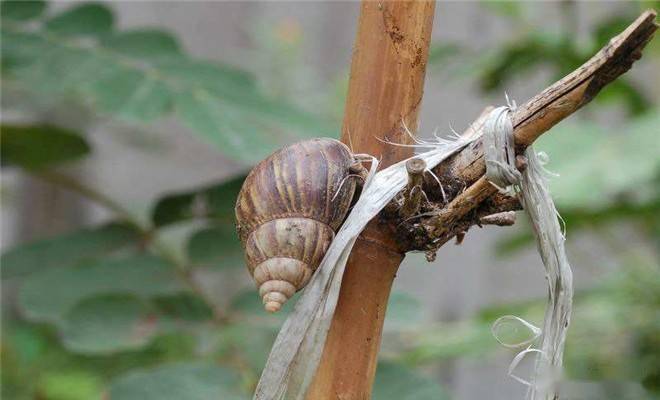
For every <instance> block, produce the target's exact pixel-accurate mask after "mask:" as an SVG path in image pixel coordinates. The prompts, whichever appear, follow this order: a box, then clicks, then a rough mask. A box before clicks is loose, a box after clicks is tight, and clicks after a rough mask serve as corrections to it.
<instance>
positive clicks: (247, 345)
mask: <svg viewBox="0 0 660 400" xmlns="http://www.w3.org/2000/svg"><path fill="white" fill-rule="evenodd" d="M219 336H220V343H219V346H218V347H219V349H218V354H219V356H225V357H229V356H231V355H232V354H236V353H237V352H239V354H240V356H241V358H242V359H244V360H245V361H246V362H247V364H248V365H249V366H250V368H251V369H252V371H253V372H254V373H255V375H256V376H258V374H259V373H260V372H261V371H262V370H263V368H264V365H266V359H267V358H268V354H269V353H270V349H271V347H272V346H273V343H274V342H275V337H276V336H277V329H276V328H273V329H264V326H263V325H260V324H254V323H250V322H236V323H233V324H230V325H227V326H226V327H224V328H222V329H220V334H219Z"/></svg>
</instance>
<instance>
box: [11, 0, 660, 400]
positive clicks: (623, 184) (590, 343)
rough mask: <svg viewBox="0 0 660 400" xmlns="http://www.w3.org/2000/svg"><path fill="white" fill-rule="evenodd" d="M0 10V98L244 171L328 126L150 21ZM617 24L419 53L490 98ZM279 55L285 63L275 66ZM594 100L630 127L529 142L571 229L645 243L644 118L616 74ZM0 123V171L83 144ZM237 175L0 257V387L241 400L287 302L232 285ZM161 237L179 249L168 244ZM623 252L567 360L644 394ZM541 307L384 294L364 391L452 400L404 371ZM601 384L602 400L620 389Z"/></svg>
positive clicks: (639, 332)
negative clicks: (100, 118)
mask: <svg viewBox="0 0 660 400" xmlns="http://www.w3.org/2000/svg"><path fill="white" fill-rule="evenodd" d="M0 4H1V5H0V7H1V12H2V39H3V40H2V66H3V71H2V79H3V94H5V88H14V87H15V88H17V89H18V90H20V91H28V92H30V93H32V94H33V95H34V96H35V97H36V98H39V99H40V100H43V99H50V100H52V101H59V100H67V101H71V100H73V101H77V102H81V103H84V104H86V105H87V106H89V107H90V108H92V109H93V110H94V111H97V112H98V113H100V114H102V115H105V116H111V117H114V118H118V119H122V120H125V121H130V122H131V123H135V124H147V123H150V122H151V121H153V120H155V119H157V118H160V117H163V116H167V115H174V116H176V117H177V118H178V119H180V120H181V121H183V122H185V123H187V124H188V126H189V127H190V128H191V129H192V130H193V131H194V132H195V133H197V134H199V135H200V136H202V137H204V138H206V139H207V140H208V142H209V143H213V144H215V145H217V146H218V148H219V149H220V150H221V151H222V152H224V153H225V154H227V155H228V156H230V157H232V158H235V159H237V160H239V161H242V162H245V163H246V164H249V163H253V162H254V161H256V160H258V159H261V158H262V157H263V156H264V155H266V154H267V153H269V152H270V151H272V150H273V149H274V148H276V147H280V146H281V145H282V144H283V143H286V142H289V141H293V140H296V139H298V138H301V137H305V136H321V135H327V132H329V131H330V129H328V126H329V125H328V124H327V123H326V122H325V121H323V119H320V118H318V117H317V116H314V115H310V114H309V113H307V112H305V111H301V110H300V109H298V108H296V107H293V106H291V105H289V104H288V103H287V101H286V100H285V99H282V98H278V99H273V98H270V97H268V96H266V95H264V93H263V92H262V91H261V89H260V88H259V85H258V84H257V81H256V79H255V77H253V76H251V75H250V74H247V73H245V72H244V71H241V70H239V69H236V68H233V67H230V66H227V65H223V64H218V63H214V62H209V61H203V60H197V59H193V58H191V57H190V56H188V55H187V54H186V52H185V50H184V49H183V48H182V46H181V44H180V42H179V40H178V39H177V38H176V37H175V36H173V35H172V34H171V33H169V32H167V31H163V30H160V29H153V28H136V29H131V30H127V31H122V30H118V29H117V28H116V26H115V21H114V20H115V18H114V15H113V13H112V12H111V10H110V8H108V7H107V6H106V5H104V4H97V3H77V4H75V5H72V6H70V7H68V8H66V9H65V10H63V11H62V12H60V13H59V14H56V15H52V13H48V10H47V4H46V3H45V2H40V1H21V2H15V1H12V2H2V3H0ZM484 5H485V6H486V7H488V8H489V9H490V10H492V11H494V12H496V13H498V14H499V15H500V16H502V17H504V18H512V19H516V20H519V21H521V22H520V24H521V25H523V22H522V21H523V20H524V19H526V18H523V17H526V15H527V14H528V13H530V12H533V11H532V10H533V9H532V8H531V7H527V6H526V5H524V4H523V3H516V2H499V3H494V2H485V3H484ZM562 7H568V8H566V9H568V10H570V5H569V6H562ZM629 21H630V18H629V17H628V16H627V15H624V13H622V14H621V15H616V16H613V17H611V18H607V19H605V20H603V21H601V22H598V23H596V25H595V26H594V29H593V32H592V33H591V35H590V38H589V41H588V42H587V43H576V42H575V41H574V40H573V38H572V37H571V36H570V35H567V34H565V33H564V34H551V33H548V32H537V31H536V30H534V29H529V32H523V33H522V34H520V35H519V36H517V37H516V38H515V40H513V41H512V42H511V43H509V44H508V45H506V46H504V47H502V48H498V49H497V50H496V51H493V52H492V53H490V54H488V55H486V56H485V57H480V58H479V59H478V61H477V63H475V65H473V66H471V67H470V66H467V67H465V64H464V63H462V61H461V60H462V59H463V58H464V57H466V56H471V54H470V52H469V51H466V49H465V48H464V46H456V45H453V44H447V45H442V46H435V47H434V48H433V49H432V51H431V54H430V60H429V62H430V63H436V64H439V63H442V64H443V65H444V63H448V62H450V61H452V62H460V63H461V65H462V67H464V68H463V69H464V70H466V71H467V73H466V74H465V76H468V77H472V78H474V79H476V80H478V81H479V82H480V83H481V87H482V89H484V90H502V89H503V88H504V85H506V84H507V83H508V82H511V81H512V79H514V78H515V79H516V80H520V79H523V77H524V76H527V75H529V74H532V73H534V72H535V71H537V70H538V69H540V68H546V69H548V70H549V71H550V72H551V73H552V74H553V78H554V77H556V76H559V75H561V74H563V73H565V72H567V71H569V70H571V69H572V68H574V67H575V66H577V65H579V64H580V63H581V62H582V61H583V60H584V59H586V58H587V57H588V56H590V55H591V52H593V51H594V49H596V48H598V47H600V46H601V45H602V44H604V42H605V41H606V40H607V39H608V38H609V37H610V36H611V35H612V34H613V33H618V31H619V30H620V29H621V27H622V24H624V23H625V24H627V23H628V22H629ZM287 27H289V28H291V26H288V25H287V26H284V28H287ZM285 33H286V32H285ZM289 33H291V32H289ZM294 33H295V32H294ZM296 35H298V36H296ZM296 35H293V36H295V37H288V36H287V37H286V38H284V39H287V38H288V39H291V40H289V41H286V40H285V43H281V44H282V45H283V46H284V47H282V48H281V49H280V47H278V48H277V51H279V50H282V52H281V53H282V54H281V55H284V58H287V57H289V56H291V57H293V56H295V55H296V48H295V46H296V45H299V43H298V42H299V41H300V38H301V36H300V32H298V33H297V34H296ZM288 39H287V40H288ZM294 39H295V40H294ZM277 61H278V66H279V67H284V68H286V61H287V60H286V59H285V60H282V59H278V60H277ZM279 64H282V65H279ZM280 69H282V68H280ZM464 72H465V71H464ZM475 74H476V75H475ZM294 76H296V77H297V76H298V75H297V74H294ZM276 83H277V84H279V86H280V87H279V89H277V88H276V89H277V90H273V91H272V92H277V93H278V94H280V95H283V94H285V93H288V92H290V90H289V89H290V88H288V87H286V86H287V84H286V82H285V81H284V80H282V81H278V82H276ZM277 84H275V85H272V86H278V85H277ZM266 86H268V85H266ZM598 99H600V100H599V101H601V102H607V101H610V102H614V103H611V104H618V105H621V104H624V105H626V107H628V109H629V111H631V115H634V118H631V119H630V120H627V121H625V123H622V124H620V125H619V126H617V127H604V126H601V125H596V124H594V123H590V122H585V121H574V122H573V123H562V124H560V125H559V126H558V127H557V128H554V130H553V133H552V135H549V136H548V138H547V139H546V138H544V139H542V140H541V142H540V143H539V146H538V149H540V150H545V151H547V152H548V154H549V155H550V163H549V164H548V169H550V170H551V171H554V172H558V173H559V174H560V175H561V178H558V179H552V180H551V184H552V191H553V194H555V197H556V200H557V204H558V206H559V207H560V211H561V213H562V216H563V218H564V219H565V220H566V223H567V225H568V229H569V231H570V233H571V234H573V233H574V232H575V231H577V230H579V229H582V228H593V227H598V230H596V231H592V232H595V233H594V234H596V235H601V234H603V232H602V231H603V230H604V229H605V228H606V227H609V225H606V224H609V223H611V222H615V221H625V222H626V223H628V224H634V225H633V226H635V227H636V228H638V231H637V233H638V234H639V235H640V237H642V239H640V240H642V241H643V240H644V239H648V240H649V241H650V242H652V243H655V244H657V243H658V237H660V235H659V234H660V221H659V219H658V215H660V199H659V193H658V185H657V184H658V181H659V180H660V174H659V170H660V164H659V163H658V162H659V161H658V157H657V155H656V153H657V150H656V148H657V143H656V142H657V139H656V136H657V134H656V132H657V126H658V124H659V123H660V120H659V119H658V116H657V110H655V108H654V107H653V105H652V104H650V102H649V101H648V99H647V94H646V93H644V92H643V91H642V90H640V89H638V88H637V87H636V86H635V85H634V84H633V83H631V82H629V81H626V80H624V81H622V80H618V81H617V82H615V83H613V84H611V85H608V87H607V88H606V89H605V90H604V91H603V93H602V94H601V95H599V97H598ZM603 99H604V100H603ZM1 133H2V135H1V139H2V143H1V145H2V154H1V155H2V162H3V163H4V164H7V165H13V166H17V167H20V168H23V169H24V170H25V171H26V172H28V173H31V174H35V175H37V176H41V177H47V176H48V174H49V172H50V171H51V169H52V168H54V167H57V166H59V165H60V164H62V163H65V162H69V161H75V160H78V159H80V158H81V157H84V156H86V155H88V154H89V153H90V151H91V149H90V147H89V146H88V145H87V143H86V141H85V140H84V136H83V135H80V134H78V133H76V132H70V131H68V130H65V129H61V128H57V127H52V126H50V125H47V124H41V121H39V122H38V123H34V124H31V125H25V126H3V127H2V132H1ZM244 179H245V175H244V174H240V175H238V176H232V177H230V178H228V179H224V180H220V181H217V182H215V183H213V184H212V185H207V186H203V187H199V188H195V189H191V190H189V191H185V192H180V193H173V194H171V195H166V196H164V197H162V198H159V199H156V200H155V202H154V203H153V204H151V210H152V212H151V219H150V221H148V222H146V223H144V224H142V223H141V222H140V221H134V220H133V219H132V218H131V216H129V215H125V214H126V213H125V212H122V210H121V209H122V205H120V206H119V207H111V210H110V211H112V212H113V213H115V214H118V215H114V216H113V218H115V220H117V221H121V222H115V223H110V224H106V225H101V226H97V227H92V228H86V229H82V230H79V231H75V232H70V233H67V234H63V235H60V236H56V237H51V238H47V239H43V240H40V241H37V242H33V243H25V244H21V245H19V246H16V247H14V248H12V249H9V250H8V251H6V252H5V253H4V254H2V258H1V260H0V272H1V274H2V279H3V284H4V285H6V286H7V287H9V288H10V289H11V290H8V291H7V295H6V296H7V299H8V301H4V298H3V321H2V323H3V335H2V343H1V348H2V357H1V359H2V381H3V385H2V396H3V398H11V399H25V400H27V399H34V398H39V399H44V400H65V399H66V400H78V399H111V400H117V399H127V400H130V399H145V400H149V399H159V400H160V399H165V400H166V399H182V398H185V399H198V398H199V399H202V398H203V399H207V398H221V399H247V398H250V394H251V392H252V389H253V388H254V385H255V384H256V382H257V379H258V377H259V374H260V372H261V369H262V368H263V366H264V363H265V360H266V357H267V355H268V352H269V350H270V347H271V345H272V343H273V341H274V340H275V337H276V335H277V332H278V329H279V327H280V326H281V324H282V323H283V321H284V319H285V318H286V317H287V315H288V314H289V313H290V312H291V310H292V308H293V307H294V305H295V302H296V300H297V298H298V296H299V295H296V296H294V298H293V299H291V300H290V301H289V302H288V303H287V304H286V305H285V306H284V308H283V310H282V311H280V312H279V313H278V314H275V315H271V314H268V313H266V312H265V311H264V310H263V304H262V302H261V299H260V297H259V295H258V293H257V292H256V290H255V288H254V285H253V284H252V283H251V282H249V281H248V279H247V278H245V281H246V286H248V287H243V286H242V285H243V284H242V283H241V284H239V283H238V282H240V281H239V280H237V279H236V276H235V275H236V273H237V271H236V269H237V268H236V267H238V268H239V269H240V267H239V266H242V265H244V260H243V252H242V249H241V246H240V243H239V241H238V238H237V236H236V232H235V227H234V202H235V199H236V196H237V194H238V191H239V190H240V187H241V185H242V183H243V181H244ZM72 182H73V183H74V184H73V185H71V184H69V185H68V186H67V187H69V188H70V189H73V190H77V191H78V192H79V193H80V194H82V195H84V196H87V198H88V199H90V200H91V201H96V202H98V203H99V204H101V205H105V206H106V207H107V206H108V202H107V201H103V199H102V198H100V197H99V196H98V192H97V189H96V188H94V187H87V186H84V185H83V184H82V183H80V184H78V183H77V182H76V181H75V180H72ZM59 183H62V182H59ZM69 183H70V182H69ZM136 190H139V188H137V189H136ZM111 200H112V199H111ZM127 220H130V224H129V223H127V222H126V221H127ZM177 228H182V229H183V228H185V232H186V235H185V237H184V236H182V237H179V238H176V239H175V240H173V242H176V243H169V242H168V243H165V242H163V241H162V240H161V239H163V237H164V236H165V234H167V233H168V230H169V229H177ZM530 243H531V235H530V232H529V231H528V230H521V231H519V232H518V233H516V234H515V236H513V237H511V238H510V239H509V240H508V241H507V242H506V243H505V245H507V246H508V247H509V248H510V249H513V248H515V249H518V248H521V247H522V246H528V245H529V244H530ZM173 246H176V247H177V248H183V249H185V254H184V255H183V256H181V257H178V254H176V255H172V253H173V252H172V248H173ZM630 254H631V253H630V252H629V249H628V248H627V247H624V248H616V249H615V250H613V254H612V257H611V258H612V259H613V261H612V262H614V263H618V264H621V267H620V268H619V269H618V270H617V272H616V273H615V274H612V275H609V276H607V277H606V278H605V279H604V281H603V282H602V283H601V284H599V285H598V286H597V287H596V288H592V289H589V290H588V291H585V290H582V291H580V292H578V294H577V296H576V298H575V310H574V317H573V322H572V327H571V330H570V331H569V338H568V342H567V349H566V355H565V365H566V371H567V375H568V378H569V379H577V380H590V381H601V380H612V381H614V380H621V379H624V380H627V381H630V382H640V383H641V385H644V387H645V388H646V389H647V390H648V391H655V393H657V391H658V390H659V388H658V386H657V382H658V374H657V371H658V370H660V361H659V360H660V358H659V356H658V354H659V352H658V348H659V343H658V340H657V338H658V337H660V333H659V327H658V324H657V318H656V314H657V309H658V306H659V305H660V300H659V299H658V293H660V288H658V287H657V286H658V285H657V282H658V280H657V279H655V278H656V277H657V274H658V270H657V265H658V263H657V259H656V258H655V253H654V254H653V255H651V256H650V257H637V256H635V257H632V256H630ZM634 254H636V253H634ZM179 258H181V259H179ZM207 277H208V278H210V279H208V280H207ZM215 282H218V283H219V284H220V285H221V287H222V293H219V292H220V290H219V289H218V288H217V287H215V285H214V283H215ZM3 289H4V286H3ZM14 292H15V293H16V295H15V296H14V295H13V293H14ZM542 313H543V302H542V301H541V300H532V301H529V302H524V303H515V304H502V305H497V306H493V307H490V308H488V309H485V310H481V311H480V312H478V313H477V314H476V315H475V316H474V317H473V318H470V319H468V320H463V321H453V322H450V323H449V322H448V323H438V324H428V323H427V322H425V320H424V312H423V310H422V307H421V306H420V304H419V302H418V301H417V300H416V299H415V298H413V297H411V296H409V295H406V294H403V293H397V292H394V293H392V295H391V297H390V301H389V304H388V307H387V315H386V318H385V331H386V336H385V338H384V340H385V341H386V342H388V341H393V342H394V343H395V344H396V345H398V347H396V348H395V349H394V350H393V351H391V352H389V351H388V352H387V353H386V354H385V358H386V360H384V361H381V362H380V363H379V367H378V369H377V376H376V384H375V386H374V393H373V398H374V399H377V400H386V399H402V400H406V399H411V400H412V399H415V400H416V399H444V398H449V397H448V395H447V393H445V392H444V391H443V390H442V388H441V387H440V386H439V385H438V384H437V383H435V382H434V380H433V379H431V378H430V377H428V376H426V375H425V374H422V373H420V372H419V371H418V368H416V367H418V366H432V365H434V364H437V363H442V362H444V361H446V360H448V359H454V358H462V357H480V358H482V357H487V356H489V355H490V354H492V353H493V352H495V351H497V350H498V349H500V351H502V350H501V348H500V347H499V346H498V344H497V342H496V341H495V339H494V338H493V337H492V335H491V332H490V325H491V324H492V322H493V321H494V320H495V319H497V318H498V317H500V316H502V315H508V314H512V315H517V316H520V317H522V318H525V319H527V320H529V321H531V322H536V323H539V321H540V320H541V318H542ZM509 333H515V332H509ZM512 354H513V353H512ZM608 388H609V387H608ZM605 392H606V393H608V395H610V398H616V396H617V395H618V394H619V393H620V392H617V391H614V390H612V391H607V390H605ZM621 393H623V392H621ZM606 397H607V396H603V398H606ZM619 397H620V398H624V397H625V396H623V395H621V396H619ZM635 398H642V396H637V397H635Z"/></svg>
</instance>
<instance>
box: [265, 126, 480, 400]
mask: <svg viewBox="0 0 660 400" xmlns="http://www.w3.org/2000/svg"><path fill="white" fill-rule="evenodd" d="M478 137H479V136H478V135H475V134H471V135H469V136H462V137H457V138H456V139H455V140H444V139H439V140H438V141H437V142H421V141H416V142H417V144H415V145H412V146H413V147H417V148H422V147H426V148H432V150H430V151H427V152H424V153H421V154H418V155H416V156H415V157H416V158H421V159H422V160H424V161H426V164H427V166H428V168H433V167H434V166H436V165H437V164H439V163H440V162H441V161H443V160H444V159H446V158H447V157H449V156H450V155H452V154H454V153H456V152H457V151H459V150H461V149H462V148H463V147H465V146H466V145H467V144H469V143H470V142H472V141H474V140H475V139H477V138H478ZM406 161H407V160H404V161H401V162H399V163H397V164H394V165H392V166H390V167H388V168H386V169H384V170H382V171H380V172H378V173H376V169H377V167H378V162H377V161H376V160H375V159H373V161H372V164H371V168H370V172H369V176H368V178H367V179H366V182H365V184H364V186H363V189H362V194H361V195H360V198H359V199H358V201H357V202H356V203H355V206H354V207H353V209H352V210H351V212H350V214H349V215H348V217H347V219H346V221H345V222H344V224H343V225H342V227H341V228H340V229H339V231H338V232H337V235H336V237H335V238H334V240H333V241H332V243H331V244H330V247H329V248H328V251H327V253H326V254H325V257H324V258H323V261H321V264H320V265H319V267H318V269H317V270H316V272H315V273H314V275H313V276H312V279H311V280H310V282H309V284H308V285H307V287H306V288H305V289H304V291H303V293H302V296H300V299H299V300H298V302H297V303H296V305H295V307H294V309H293V312H292V313H291V315H289V317H288V318H287V320H286V321H285V322H284V324H283V326H282V328H281V329H280V332H279V334H278V335H277V339H276V340H275V344H274V345H273V348H272V349H271V352H270V355H269V357H268V361H267V362H266V366H265V368H264V371H263V373H262V375H261V378H260V379H259V383H258V385H257V389H256V391H255V394H254V399H255V400H283V399H286V400H301V399H304V397H305V394H306V392H307V389H308V387H309V385H310V383H311V380H312V377H313V376H314V374H315V372H316V369H317V367H318V364H319V361H320V359H321V355H322V353H323V347H324V345H325V341H326V337H327V334H328V330H329V328H330V323H331V322H332V317H333V315H334V312H335V308H336V306H337V299H338V297H339V289H340V287H341V280H342V276H343V274H344V268H345V267H346V261H347V260H348V256H349V254H350V252H351V249H352V248H353V244H354V243H355V240H356V239H357V237H358V235H359V234H360V233H361V232H362V230H363V229H364V227H365V226H366V225H367V223H368V222H369V221H370V220H371V219H372V218H373V217H375V216H376V215H377V214H378V213H379V212H380V211H381V210H382V209H383V207H385V205H387V204H388V203H389V202H390V200H392V199H393V198H394V196H396V194H397V193H399V192H400V191H401V190H402V189H403V188H404V187H405V185H406V182H407V180H408V174H407V172H406V166H405V163H406Z"/></svg>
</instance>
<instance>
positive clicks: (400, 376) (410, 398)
mask: <svg viewBox="0 0 660 400" xmlns="http://www.w3.org/2000/svg"><path fill="white" fill-rule="evenodd" d="M372 397H373V399H374V400H395V399H396V400H425V399H437V400H443V399H449V396H448V395H447V394H446V393H445V392H444V391H443V390H442V388H441V387H440V385H438V384H437V383H435V381H433V380H432V379H429V378H427V377H425V376H423V375H420V374H418V373H415V372H414V371H412V370H410V369H409V368H406V367H404V366H402V365H398V364H393V363H388V362H381V363H379V364H378V369H377V370H376V380H375V382H374V386H373V395H372Z"/></svg>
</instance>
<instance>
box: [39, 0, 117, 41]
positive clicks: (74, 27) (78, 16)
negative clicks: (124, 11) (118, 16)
mask: <svg viewBox="0 0 660 400" xmlns="http://www.w3.org/2000/svg"><path fill="white" fill-rule="evenodd" d="M113 24H114V16H113V15H112V12H111V11H110V10H109V9H108V8H107V7H105V6H103V5H101V4H95V3H86V4H81V5H79V6H74V7H72V8H70V9H68V10H67V11H64V12H63V13H61V14H59V15H56V16H55V17H53V18H50V19H48V20H47V21H46V22H45V24H44V29H45V30H46V31H48V32H51V33H53V34H56V35H59V36H63V37H66V36H74V37H75V36H101V35H104V34H107V33H109V32H110V31H111V30H112V26H113Z"/></svg>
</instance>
